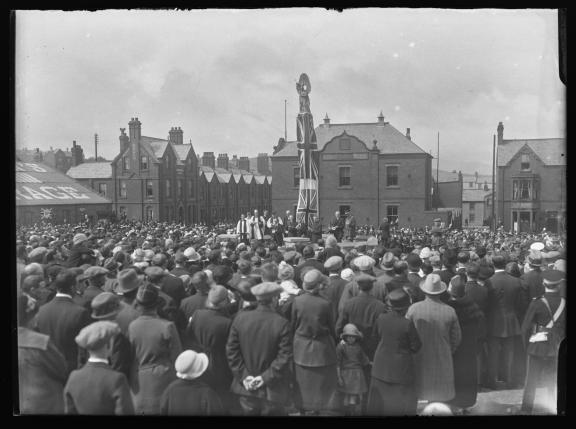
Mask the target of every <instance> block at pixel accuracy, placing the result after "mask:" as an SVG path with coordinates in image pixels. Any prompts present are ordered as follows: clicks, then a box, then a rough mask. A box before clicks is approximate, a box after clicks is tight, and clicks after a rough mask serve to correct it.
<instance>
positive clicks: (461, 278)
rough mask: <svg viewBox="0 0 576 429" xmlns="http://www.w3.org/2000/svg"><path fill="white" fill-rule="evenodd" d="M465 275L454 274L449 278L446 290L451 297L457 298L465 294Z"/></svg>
mask: <svg viewBox="0 0 576 429" xmlns="http://www.w3.org/2000/svg"><path fill="white" fill-rule="evenodd" d="M465 284H466V280H465V275H455V276H454V277H452V278H451V279H450V283H449V285H448V291H449V292H450V295H451V296H452V298H455V299H459V298H462V297H463V296H464V294H465V287H464V286H465Z"/></svg>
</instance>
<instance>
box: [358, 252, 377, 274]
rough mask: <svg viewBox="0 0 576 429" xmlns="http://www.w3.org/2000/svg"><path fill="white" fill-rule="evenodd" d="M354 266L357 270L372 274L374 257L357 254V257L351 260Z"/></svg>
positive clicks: (374, 262)
mask: <svg viewBox="0 0 576 429" xmlns="http://www.w3.org/2000/svg"><path fill="white" fill-rule="evenodd" d="M352 262H353V264H354V266H356V267H357V268H358V270H359V271H360V272H363V273H366V274H369V275H372V274H373V273H374V272H373V269H374V265H375V264H376V261H375V260H374V258H372V257H370V256H367V255H362V256H358V257H357V258H355V259H354V260H353V261H352Z"/></svg>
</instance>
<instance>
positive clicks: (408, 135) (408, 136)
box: [406, 128, 412, 140]
mask: <svg viewBox="0 0 576 429" xmlns="http://www.w3.org/2000/svg"><path fill="white" fill-rule="evenodd" d="M406 138H407V139H408V140H412V137H410V128H406Z"/></svg>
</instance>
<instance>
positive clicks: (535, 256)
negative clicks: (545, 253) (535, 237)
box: [528, 250, 542, 267]
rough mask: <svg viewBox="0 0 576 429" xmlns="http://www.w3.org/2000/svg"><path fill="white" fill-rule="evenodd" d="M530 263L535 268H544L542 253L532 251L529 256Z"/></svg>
mask: <svg viewBox="0 0 576 429" xmlns="http://www.w3.org/2000/svg"><path fill="white" fill-rule="evenodd" d="M528 263H529V264H530V265H532V266H533V267H541V266H542V252H540V251H539V250H532V251H531V252H530V254H529V255H528Z"/></svg>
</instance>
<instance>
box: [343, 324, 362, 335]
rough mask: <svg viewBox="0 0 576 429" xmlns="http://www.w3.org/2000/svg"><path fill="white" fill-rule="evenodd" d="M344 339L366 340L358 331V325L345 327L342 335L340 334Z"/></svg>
mask: <svg viewBox="0 0 576 429" xmlns="http://www.w3.org/2000/svg"><path fill="white" fill-rule="evenodd" d="M344 337H358V338H364V335H362V332H360V331H359V330H358V328H357V327H356V325H354V324H353V323H348V324H346V325H345V326H344V329H342V334H340V338H344Z"/></svg>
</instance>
